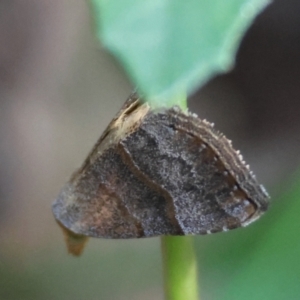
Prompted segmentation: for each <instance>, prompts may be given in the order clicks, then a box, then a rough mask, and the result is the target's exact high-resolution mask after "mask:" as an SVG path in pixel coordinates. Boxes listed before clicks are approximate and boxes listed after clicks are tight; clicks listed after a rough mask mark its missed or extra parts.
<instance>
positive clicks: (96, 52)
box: [0, 0, 300, 300]
mask: <svg viewBox="0 0 300 300" xmlns="http://www.w3.org/2000/svg"><path fill="white" fill-rule="evenodd" d="M299 13H300V2H299V1H297V0H286V1H279V0H278V1H274V2H273V4H272V5H270V6H269V7H268V8H267V9H266V10H265V11H264V12H263V13H262V14H261V15H260V16H259V17H258V18H257V20H256V22H255V23H254V24H253V26H252V27H251V30H250V31H249V32H248V33H247V35H246V37H245V39H244V40H243V43H242V45H241V48H240V51H239V53H238V57H237V64H236V68H235V69H234V70H233V71H232V72H230V73H229V74H227V75H222V76H219V77H217V78H215V79H214V80H212V81H210V82H209V83H208V84H207V85H206V86H205V87H204V88H203V89H201V91H198V92H197V93H195V94H194V95H193V96H192V97H191V100H190V102H189V107H190V109H191V110H193V111H195V112H196V113H198V115H199V116H200V117H201V118H206V119H208V120H210V121H211V122H215V124H216V127H217V128H219V129H220V130H221V131H222V132H224V133H225V134H226V135H227V136H228V137H229V138H230V139H232V140H233V144H234V145H235V147H236V148H239V149H240V150H241V152H242V153H243V155H244V157H245V159H246V161H247V162H248V163H250V165H251V167H252V169H253V170H254V171H255V173H256V174H257V176H258V178H259V179H260V181H262V182H263V183H265V186H266V187H267V189H268V190H269V191H270V193H271V194H272V196H273V198H276V195H277V194H278V193H279V192H280V188H279V187H280V186H281V184H282V183H283V182H285V181H286V180H287V179H288V178H289V177H290V176H292V174H293V173H294V172H295V171H296V170H297V168H298V166H299V163H300V155H299V151H300V137H299V132H300V118H299V110H300V104H299V103H300V101H299V97H300V56H299V53H300V18H299ZM131 90H132V87H131V85H130V83H129V82H128V80H127V79H126V78H125V76H124V75H123V73H122V71H121V69H120V67H119V66H118V65H117V64H116V63H115V62H114V60H113V59H112V58H111V57H110V56H109V55H108V54H106V53H105V52H104V51H103V49H102V48H101V46H99V44H98V42H97V41H96V40H95V38H94V36H93V32H92V26H91V21H90V16H89V8H88V6H87V3H86V2H84V1H79V0H73V1H67V0H52V1H46V0H43V1H41V0H27V1H21V0H6V1H1V3H0V241H1V243H0V299H145V300H147V299H162V293H163V290H162V285H161V281H162V275H161V262H160V252H159V239H158V238H155V239H145V240H138V241H136V240H133V241H109V240H91V241H90V243H89V245H88V246H87V249H86V251H85V253H84V255H83V257H82V258H80V259H74V258H72V257H69V256H68V255H67V254H66V251H65V246H64V244H63V238H62V235H61V232H60V230H59V228H58V227H57V226H56V224H55V222H54V219H53V216H52V213H51V203H52V201H53V199H54V198H55V197H56V195H57V194H58V192H59V189H60V188H61V186H62V185H63V184H64V182H65V181H66V180H67V179H68V177H69V176H70V175H71V173H72V172H73V171H74V170H75V169H76V168H77V167H79V166H80V164H81V163H82V162H83V160H84V158H85V156H86V155H87V153H88V152H89V150H90V149H91V147H92V146H93V144H94V143H95V141H96V140H97V139H98V137H99V136H100V134H101V133H102V131H103V130H104V129H105V127H106V125H107V124H108V122H109V121H110V120H111V118H112V117H113V116H114V114H115V113H116V112H117V111H118V109H119V108H120V106H121V105H122V103H123V102H124V101H125V99H126V97H127V96H128V95H129V93H130V91H131ZM212 238H213V239H214V238H217V237H212ZM197 239H201V237H198V238H197ZM204 239H205V238H204ZM205 241H206V242H207V243H209V241H210V240H209V239H206V240H205ZM208 294H209V293H208Z"/></svg>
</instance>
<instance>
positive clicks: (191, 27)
mask: <svg viewBox="0 0 300 300" xmlns="http://www.w3.org/2000/svg"><path fill="white" fill-rule="evenodd" d="M91 2H92V8H93V12H94V16H95V21H96V30H97V35H98V37H99V38H100V40H101V42H102V44H103V45H104V46H105V47H106V48H107V49H108V50H109V51H110V52H111V53H112V54H113V55H114V56H115V57H116V58H117V59H118V60H119V61H120V62H121V64H122V65H123V67H124V68H125V70H126V71H127V73H128V75H129V76H130V78H131V79H132V81H133V83H134V84H135V85H136V86H137V87H138V89H139V90H140V91H141V92H142V93H143V94H144V96H145V97H146V99H151V100H152V101H154V102H155V101H156V102H157V103H159V104H161V101H168V99H171V98H173V97H174V96H176V95H178V94H182V92H191V91H193V90H194V89H195V88H196V87H198V86H200V85H203V84H204V83H205V82H206V81H207V80H208V79H209V78H211V77H212V76H213V75H214V74H216V73H219V72H224V71H227V70H228V69H229V68H231V67H232V65H233V62H234V56H235V53H236V51H237V47H238V45H239V42H240V40H241V38H242V36H243V34H244V32H245V31H246V29H247V28H248V27H249V26H250V25H251V22H252V20H253V18H254V17H255V16H256V15H257V14H258V13H259V12H260V11H261V10H262V9H263V8H264V7H265V6H266V5H267V3H268V0H226V1H224V0H213V1H209V0H189V1H182V0H144V1H141V0H122V1H120V0H91ZM153 99H154V100H153Z"/></svg>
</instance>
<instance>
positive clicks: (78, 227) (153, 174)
mask: <svg viewBox="0 0 300 300" xmlns="http://www.w3.org/2000/svg"><path fill="white" fill-rule="evenodd" d="M268 202H269V196H268V194H267V192H266V191H265V189H264V187H263V186H262V185H259V184H258V183H257V181H256V179H255V176H254V175H253V173H252V172H251V171H250V170H249V166H247V165H246V164H245V162H244V161H243V158H242V156H241V155H240V154H239V152H238V151H235V150H234V149H233V148H232V145H231V141H229V140H228V139H227V138H226V137H225V136H224V135H223V134H221V133H220V132H218V131H216V130H215V129H214V128H213V124H210V123H208V122H207V121H205V120H200V119H199V118H198V117H197V116H196V115H195V114H190V113H185V112H183V111H182V110H181V109H180V108H178V107H173V108H170V109H163V108H161V109H156V110H152V109H150V106H149V105H148V104H147V103H142V102H140V101H139V99H138V97H137V95H136V94H133V95H131V97H130V98H129V99H128V100H127V101H126V103H125V104H124V106H123V108H122V109H121V111H120V112H119V114H118V115H117V116H116V117H115V118H114V119H113V120H112V122H111V123H110V124H109V126H108V128H107V129H106V130H105V132H104V133H103V134H102V136H101V138H100V140H99V141H98V142H97V144H96V145H95V147H94V148H93V150H92V151H91V153H90V154H89V156H88V158H87V159H86V161H85V162H84V164H83V166H82V167H81V168H80V169H79V170H78V171H77V172H75V174H74V175H73V176H72V178H71V179H70V181H69V182H68V183H67V184H66V185H65V187H64V188H63V189H62V191H61V193H60V195H59V196H58V198H57V200H56V201H55V202H54V204H53V213H54V216H55V218H56V220H57V221H58V222H59V223H60V225H61V226H62V227H63V228H64V232H65V233H66V239H67V243H68V247H69V251H70V252H72V253H73V254H80V252H81V251H82V247H80V245H81V244H82V245H83V243H84V242H85V240H86V236H91V237H103V238H122V239H126V238H141V237H152V236H158V235H188V234H208V233H215V232H220V231H227V230H230V229H234V228H237V227H240V226H247V225H248V224H250V223H251V222H253V221H255V220H256V219H257V218H259V217H260V216H261V215H262V214H263V213H264V212H265V211H266V209H267V207H268ZM74 245H75V246H74Z"/></svg>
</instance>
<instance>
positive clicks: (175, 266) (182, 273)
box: [161, 93, 200, 300]
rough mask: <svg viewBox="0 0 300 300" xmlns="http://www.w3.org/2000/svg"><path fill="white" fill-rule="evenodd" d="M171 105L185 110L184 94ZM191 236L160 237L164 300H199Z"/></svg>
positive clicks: (195, 262)
mask: <svg viewBox="0 0 300 300" xmlns="http://www.w3.org/2000/svg"><path fill="white" fill-rule="evenodd" d="M172 102H173V103H169V104H171V105H170V106H172V105H178V106H180V107H181V109H182V110H183V111H186V110H187V98H186V94H184V93H182V94H181V95H178V97H175V98H173V101H172ZM193 239H194V238H193V237H192V236H163V237H161V248H162V259H163V269H164V281H165V283H164V285H165V298H166V300H187V299H188V300H199V299H200V298H199V297H198V280H197V260H196V255H195V249H194V240H193Z"/></svg>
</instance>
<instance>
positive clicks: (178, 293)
mask: <svg viewBox="0 0 300 300" xmlns="http://www.w3.org/2000/svg"><path fill="white" fill-rule="evenodd" d="M161 245H162V257H163V268H164V281H165V299H166V300H187V299H188V300H198V299H200V298H199V297H198V280H197V261H196V255H195V251H194V240H193V237H192V236H186V237H185V236H184V237H179V236H178V237H177V236H163V237H162V238H161Z"/></svg>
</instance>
